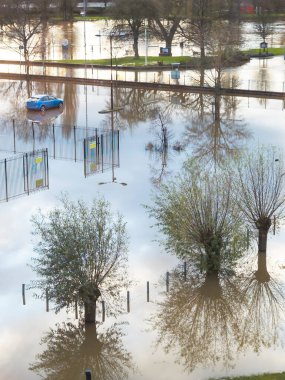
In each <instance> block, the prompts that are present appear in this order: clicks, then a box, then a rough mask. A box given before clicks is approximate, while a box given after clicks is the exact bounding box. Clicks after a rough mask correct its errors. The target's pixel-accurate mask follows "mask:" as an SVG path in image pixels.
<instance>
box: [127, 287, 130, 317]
mask: <svg viewBox="0 0 285 380" xmlns="http://www.w3.org/2000/svg"><path fill="white" fill-rule="evenodd" d="M127 311H128V313H129V312H130V292H129V290H128V291H127Z"/></svg>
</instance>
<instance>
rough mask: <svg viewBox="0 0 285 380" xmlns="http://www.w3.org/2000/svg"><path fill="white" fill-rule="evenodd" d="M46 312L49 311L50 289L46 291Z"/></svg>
mask: <svg viewBox="0 0 285 380" xmlns="http://www.w3.org/2000/svg"><path fill="white" fill-rule="evenodd" d="M46 311H47V312H48V311H49V299H48V289H46Z"/></svg>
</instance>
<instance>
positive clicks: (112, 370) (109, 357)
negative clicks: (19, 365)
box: [30, 323, 134, 380]
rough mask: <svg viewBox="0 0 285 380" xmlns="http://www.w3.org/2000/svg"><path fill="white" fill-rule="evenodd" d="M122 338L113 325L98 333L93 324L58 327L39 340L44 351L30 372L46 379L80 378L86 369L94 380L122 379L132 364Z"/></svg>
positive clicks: (120, 327) (120, 326)
mask: <svg viewBox="0 0 285 380" xmlns="http://www.w3.org/2000/svg"><path fill="white" fill-rule="evenodd" d="M124 335H125V334H124V332H123V326H122V324H117V323H116V324H114V325H112V326H111V327H109V328H107V329H106V330H105V331H104V332H102V333H99V332H98V327H97V325H96V324H94V325H88V326H87V325H85V326H84V325H82V324H79V326H76V325H74V324H72V323H62V324H58V325H57V326H56V328H54V329H50V330H49V331H48V332H47V333H46V334H45V336H44V337H43V338H42V340H41V344H44V345H45V346H46V348H45V349H44V351H43V352H42V353H41V354H38V355H37V357H36V362H35V363H34V364H32V365H31V366H30V370H31V371H33V372H35V373H36V374H37V375H39V376H41V378H43V379H46V380H66V379H70V380H72V379H83V378H84V377H83V376H84V372H85V370H86V369H87V368H89V369H91V371H92V373H93V374H94V375H95V378H96V379H98V380H99V379H100V380H112V379H116V380H125V379H127V378H128V374H129V372H130V371H131V370H134V364H133V362H132V357H131V354H130V353H129V352H127V351H126V349H125V348H124V346H123V342H122V338H123V336H124Z"/></svg>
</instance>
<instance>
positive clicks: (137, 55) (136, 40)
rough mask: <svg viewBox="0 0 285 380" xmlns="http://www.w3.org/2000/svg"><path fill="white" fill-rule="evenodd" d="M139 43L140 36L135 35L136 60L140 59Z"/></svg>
mask: <svg viewBox="0 0 285 380" xmlns="http://www.w3.org/2000/svg"><path fill="white" fill-rule="evenodd" d="M138 43H139V36H138V34H134V44H133V49H134V53H135V58H139V47H138Z"/></svg>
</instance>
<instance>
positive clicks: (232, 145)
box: [184, 95, 250, 165]
mask: <svg viewBox="0 0 285 380" xmlns="http://www.w3.org/2000/svg"><path fill="white" fill-rule="evenodd" d="M222 101H223V102H224V103H225V106H224V107H222ZM196 106H197V109H196V110H195V112H193V114H192V122H191V125H189V126H187V127H186V131H185V133H184V145H187V144H190V143H191V144H192V145H194V150H193V154H194V156H195V157H197V158H203V159H204V160H205V163H207V164H209V163H211V162H214V163H216V164H219V165H221V164H223V162H225V161H226V159H227V158H228V157H234V156H235V154H236V153H237V151H238V150H239V148H240V145H241V143H242V141H243V140H244V139H247V138H249V137H250V133H249V132H248V131H247V130H246V128H245V125H244V123H242V121H241V120H236V116H235V110H236V103H235V102H233V101H232V102H229V101H228V100H227V99H223V98H221V97H220V96H219V95H216V96H215V98H214V101H212V102H211V103H210V102H209V98H208V97H206V98H205V103H204V102H203V105H202V106H201V102H200V103H198V102H197V103H196ZM210 107H211V108H212V109H211V108H210ZM229 107H231V110H232V112H231V111H230V109H229ZM205 110H208V112H207V113H206V111H205ZM221 110H223V112H222V111H221Z"/></svg>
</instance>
